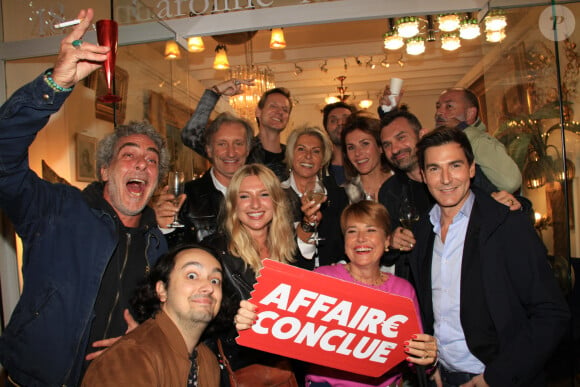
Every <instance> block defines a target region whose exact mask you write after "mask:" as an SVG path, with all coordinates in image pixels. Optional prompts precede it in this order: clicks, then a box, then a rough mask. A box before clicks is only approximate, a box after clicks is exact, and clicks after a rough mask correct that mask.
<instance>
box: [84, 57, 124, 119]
mask: <svg viewBox="0 0 580 387" xmlns="http://www.w3.org/2000/svg"><path fill="white" fill-rule="evenodd" d="M85 86H86V87H88V88H90V89H93V90H95V116H96V117H97V118H100V119H102V120H105V121H109V122H113V123H114V124H116V125H120V124H122V123H123V121H125V113H126V111H127V91H128V90H127V89H128V87H129V73H128V72H127V71H126V70H124V69H122V68H121V67H119V66H115V94H116V95H118V96H119V97H121V101H120V102H118V103H116V104H106V103H103V102H101V101H99V100H98V99H97V97H99V96H102V95H105V94H107V83H106V81H105V74H104V72H103V71H100V70H98V71H93V73H91V75H89V76H88V77H87V78H86V79H85ZM113 106H115V110H113ZM114 113H115V114H116V117H115V115H114ZM115 118H116V122H115Z"/></svg>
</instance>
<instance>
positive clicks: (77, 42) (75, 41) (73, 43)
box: [71, 39, 83, 50]
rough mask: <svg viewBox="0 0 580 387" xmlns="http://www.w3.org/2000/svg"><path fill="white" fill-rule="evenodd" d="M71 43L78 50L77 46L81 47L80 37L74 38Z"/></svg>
mask: <svg viewBox="0 0 580 387" xmlns="http://www.w3.org/2000/svg"><path fill="white" fill-rule="evenodd" d="M71 44H72V46H73V47H74V48H76V49H77V50H78V49H79V48H81V45H82V44H83V41H82V40H80V39H76V40H73V41H72V43H71Z"/></svg>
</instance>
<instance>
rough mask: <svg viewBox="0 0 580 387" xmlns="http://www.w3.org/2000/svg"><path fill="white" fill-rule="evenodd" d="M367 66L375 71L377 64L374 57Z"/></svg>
mask: <svg viewBox="0 0 580 387" xmlns="http://www.w3.org/2000/svg"><path fill="white" fill-rule="evenodd" d="M366 66H367V67H368V68H369V69H371V70H374V69H375V68H376V67H377V65H376V64H375V62H373V57H372V56H371V57H370V59H369V60H368V61H367V63H366Z"/></svg>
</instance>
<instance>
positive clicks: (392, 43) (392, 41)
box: [383, 31, 405, 51]
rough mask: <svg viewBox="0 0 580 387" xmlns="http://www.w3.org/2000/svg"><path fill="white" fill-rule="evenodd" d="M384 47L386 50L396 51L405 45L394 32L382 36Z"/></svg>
mask: <svg viewBox="0 0 580 387" xmlns="http://www.w3.org/2000/svg"><path fill="white" fill-rule="evenodd" d="M383 39H384V45H385V48H386V49H387V50H393V51H394V50H398V49H399V48H401V47H403V46H404V45H405V41H404V40H403V38H402V37H400V36H399V35H398V34H397V32H396V31H389V32H387V33H386V34H385V35H384V36H383Z"/></svg>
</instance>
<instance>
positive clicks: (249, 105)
mask: <svg viewBox="0 0 580 387" xmlns="http://www.w3.org/2000/svg"><path fill="white" fill-rule="evenodd" d="M254 34H255V32H254V33H249V34H248V35H246V36H245V37H239V36H232V35H239V34H228V35H229V36H228V41H229V42H230V44H240V43H243V44H244V53H245V57H246V64H245V65H239V66H235V67H232V68H230V72H229V78H228V79H234V78H235V79H253V80H254V85H253V86H249V85H241V87H242V94H238V95H235V96H233V97H230V100H229V101H230V105H231V106H232V108H233V109H234V110H235V111H236V113H237V114H238V116H240V117H242V118H245V119H246V120H248V121H250V122H253V121H254V120H255V118H256V107H257V106H258V102H259V101H260V98H261V97H262V94H264V92H266V91H267V90H269V89H273V88H274V87H276V85H275V83H274V73H273V72H272V70H270V69H269V68H265V69H263V68H260V67H259V66H256V65H254V54H253V46H252V38H253V37H254ZM216 38H220V37H214V39H216ZM216 40H217V39H216ZM222 40H223V38H222ZM233 42H235V43H233Z"/></svg>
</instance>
